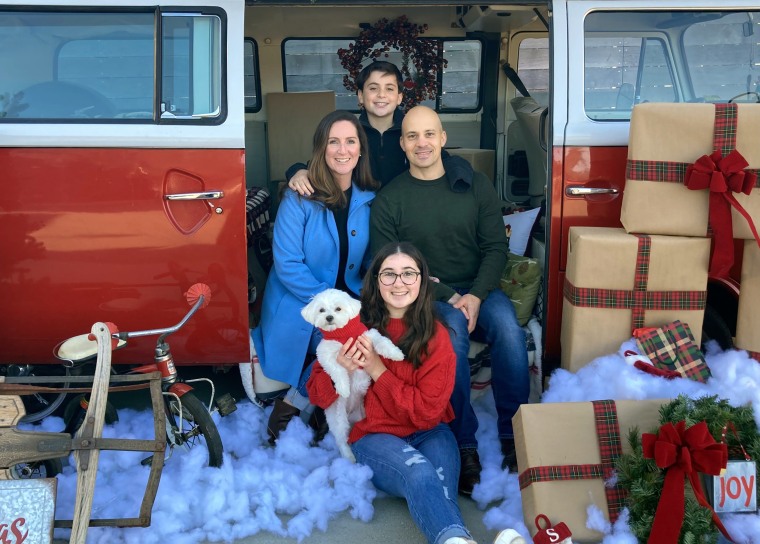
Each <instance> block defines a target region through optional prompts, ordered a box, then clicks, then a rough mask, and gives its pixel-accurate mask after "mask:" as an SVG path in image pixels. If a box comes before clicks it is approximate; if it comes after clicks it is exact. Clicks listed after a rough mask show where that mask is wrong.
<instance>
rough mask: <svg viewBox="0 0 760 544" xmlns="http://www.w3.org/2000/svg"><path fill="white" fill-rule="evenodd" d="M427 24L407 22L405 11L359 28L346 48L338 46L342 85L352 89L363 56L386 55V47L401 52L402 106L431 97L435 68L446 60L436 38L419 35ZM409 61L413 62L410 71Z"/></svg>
mask: <svg viewBox="0 0 760 544" xmlns="http://www.w3.org/2000/svg"><path fill="white" fill-rule="evenodd" d="M427 28H428V26H427V25H425V24H423V25H418V24H415V23H412V22H410V21H409V20H408V19H407V18H406V16H405V15H402V16H401V17H398V18H397V19H394V20H392V21H389V20H388V19H380V20H379V21H378V22H376V23H375V24H374V26H371V27H369V28H365V29H364V30H362V32H361V34H359V37H358V38H356V41H354V43H352V44H350V45H349V46H348V49H338V58H340V64H341V66H343V68H345V69H346V70H348V75H345V76H343V86H344V87H345V88H346V89H348V90H349V91H353V92H356V91H357V88H356V78H357V77H358V76H359V72H361V69H362V68H363V66H362V63H363V62H364V61H365V60H366V59H370V61H375V60H383V57H384V58H388V56H389V51H390V50H391V49H396V50H398V51H400V52H401V59H402V60H401V66H399V70H401V75H402V76H403V78H404V81H403V86H404V88H403V89H402V91H403V93H404V99H403V101H402V103H401V104H402V106H403V107H404V109H407V110H408V109H409V108H411V107H414V106H416V105H417V104H419V103H420V102H422V101H423V100H427V99H431V100H433V99H435V97H436V96H437V95H438V72H439V71H440V70H443V68H445V67H446V65H447V64H448V61H447V60H446V59H444V58H443V50H442V48H441V44H440V43H439V42H438V41H437V40H424V39H420V34H423V33H424V32H425V31H426V30H427ZM410 63H411V64H412V66H414V70H415V74H414V75H412V72H411V68H410Z"/></svg>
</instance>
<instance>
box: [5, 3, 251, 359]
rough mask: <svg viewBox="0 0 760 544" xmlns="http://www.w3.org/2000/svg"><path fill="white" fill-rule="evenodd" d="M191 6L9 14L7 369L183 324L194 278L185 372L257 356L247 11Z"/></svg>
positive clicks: (183, 341)
mask: <svg viewBox="0 0 760 544" xmlns="http://www.w3.org/2000/svg"><path fill="white" fill-rule="evenodd" d="M189 3H191V4H196V6H194V7H191V8H188V7H182V8H177V7H162V6H156V4H157V3H156V2H146V1H139V0H135V1H131V2H121V3H120V5H119V6H118V7H114V5H113V4H111V5H109V7H97V6H94V5H92V4H90V5H89V6H88V7H81V6H82V4H81V2H75V1H67V2H58V3H56V6H54V7H53V6H34V7H33V6H29V5H28V4H29V3H28V2H19V5H15V3H10V4H8V3H6V4H3V5H0V73H2V74H3V76H2V78H0V165H2V166H1V167H0V168H1V169H2V180H3V190H2V192H0V221H1V224H2V225H3V236H2V238H1V239H0V254H1V255H2V257H0V300H2V307H3V310H2V312H0V345H2V346H3V355H2V362H17V363H27V362H28V363H45V362H58V361H55V359H54V358H53V348H54V347H55V345H56V344H57V343H58V342H60V341H62V340H64V339H66V338H68V337H70V336H73V335H77V334H82V333H85V332H88V331H89V330H90V327H91V325H92V323H94V322H96V321H112V322H114V323H115V324H116V325H117V326H118V327H119V328H120V329H121V330H138V329H151V328H160V327H167V326H170V325H173V324H175V323H177V322H178V321H179V319H180V318H181V317H182V316H183V315H184V314H185V313H186V311H187V303H186V302H185V301H184V298H183V292H185V291H186V290H187V289H188V288H189V287H190V286H191V285H193V284H194V283H196V282H204V283H206V284H208V285H209V286H210V287H211V291H212V301H211V304H210V306H209V307H208V308H206V309H205V310H203V311H202V312H199V313H198V314H197V315H196V316H195V317H194V318H193V319H192V320H191V321H190V322H189V323H188V325H187V326H186V327H185V328H184V329H183V330H182V331H181V332H180V333H177V335H176V338H175V337H173V338H172V351H173V353H174V356H175V359H176V360H177V362H178V363H180V364H188V363H199V364H200V363H203V364H210V363H234V362H240V361H244V360H247V359H248V357H249V353H248V351H249V347H248V309H247V298H246V290H247V269H246V266H247V264H246V241H245V207H244V199H245V178H244V160H243V148H244V143H243V96H242V93H243V83H242V78H243V69H242V66H243V62H242V55H243V49H242V43H243V32H242V26H243V24H242V21H243V5H242V4H243V3H242V2H234V1H226V0H221V1H219V2H213V4H215V5H214V6H208V5H204V4H201V3H198V2H185V3H184V4H185V5H187V4H189ZM174 6H176V3H174ZM151 342H152V341H151V340H146V342H145V343H143V344H139V343H138V342H137V341H136V345H138V346H142V348H143V349H135V348H134V346H133V347H131V348H130V349H127V350H124V351H123V352H120V353H118V354H117V357H120V359H118V360H120V361H121V362H139V361H142V362H144V361H146V360H149V359H151V358H152V350H151V349H150V347H151Z"/></svg>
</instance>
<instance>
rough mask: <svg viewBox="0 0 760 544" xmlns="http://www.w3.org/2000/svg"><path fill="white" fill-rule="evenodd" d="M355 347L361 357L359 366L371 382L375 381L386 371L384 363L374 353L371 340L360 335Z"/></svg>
mask: <svg viewBox="0 0 760 544" xmlns="http://www.w3.org/2000/svg"><path fill="white" fill-rule="evenodd" d="M356 346H357V348H358V349H359V351H360V352H361V354H362V356H363V360H362V361H360V363H359V366H361V368H363V369H364V370H365V371H366V372H367V374H369V376H370V378H372V380H373V381H377V379H378V378H379V377H380V375H381V374H382V373H383V372H385V371H386V370H387V368H386V366H385V363H383V360H382V359H381V358H380V356H379V355H378V354H377V352H376V351H375V346H374V345H373V344H372V340H371V339H370V338H369V337H367V336H366V335H364V334H363V335H361V336H360V337H359V338H358V339H357V340H356Z"/></svg>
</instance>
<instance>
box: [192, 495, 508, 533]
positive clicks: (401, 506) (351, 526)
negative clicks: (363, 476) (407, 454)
mask: <svg viewBox="0 0 760 544" xmlns="http://www.w3.org/2000/svg"><path fill="white" fill-rule="evenodd" d="M373 505H374V507H375V515H374V516H373V518H372V520H371V521H370V522H368V523H364V522H363V521H359V520H355V519H353V518H351V516H350V515H349V514H348V513H345V512H344V513H342V514H341V515H340V516H339V517H337V518H336V519H334V520H331V521H330V523H329V524H328V526H327V532H324V533H322V532H319V531H318V530H315V531H313V532H312V534H311V536H309V537H308V538H305V539H303V540H302V541H301V544H355V543H361V544H402V543H403V544H426V540H425V538H424V537H423V536H422V532H420V530H419V529H418V528H417V526H416V525H415V524H414V522H413V521H412V517H411V516H410V515H409V510H408V509H407V507H406V502H405V501H404V500H402V499H395V498H382V499H375V501H374V502H373ZM459 508H460V509H461V510H462V516H463V517H464V520H465V522H466V525H467V528H468V529H469V530H470V532H471V533H472V536H473V538H474V539H475V540H476V542H478V544H491V543H492V542H493V540H494V538H496V534H497V533H498V531H495V530H489V529H486V528H485V526H484V525H483V511H481V510H478V507H477V505H476V504H475V501H473V500H471V499H468V498H465V497H462V496H461V495H460V497H459ZM282 519H283V520H284V521H287V519H288V518H287V517H286V516H282ZM297 542H298V540H296V539H294V538H284V537H279V536H277V535H273V534H272V533H259V534H257V535H254V536H250V537H247V538H242V539H239V540H235V544H295V543H297ZM204 544H211V542H204Z"/></svg>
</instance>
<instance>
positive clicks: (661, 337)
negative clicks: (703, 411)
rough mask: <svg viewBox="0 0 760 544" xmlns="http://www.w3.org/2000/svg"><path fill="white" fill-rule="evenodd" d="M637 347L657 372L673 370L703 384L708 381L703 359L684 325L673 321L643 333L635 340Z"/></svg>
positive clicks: (705, 364)
mask: <svg viewBox="0 0 760 544" xmlns="http://www.w3.org/2000/svg"><path fill="white" fill-rule="evenodd" d="M634 336H636V335H634ZM636 346H637V347H638V348H639V351H640V352H641V353H643V354H644V355H646V356H647V357H649V359H650V360H651V361H652V363H653V364H654V366H656V367H657V368H660V369H664V370H672V371H675V372H678V373H679V374H680V375H681V376H683V377H684V378H689V379H691V380H694V381H698V382H702V383H705V382H706V381H707V379H708V378H709V377H710V369H709V368H708V366H707V362H706V361H705V358H704V355H702V351H701V350H700V349H699V344H697V341H696V340H695V339H694V335H693V334H692V332H691V329H690V328H689V325H687V324H686V323H681V322H680V321H674V322H673V323H668V324H667V325H665V326H663V327H656V328H651V329H644V330H643V332H641V334H639V335H638V336H636Z"/></svg>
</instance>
